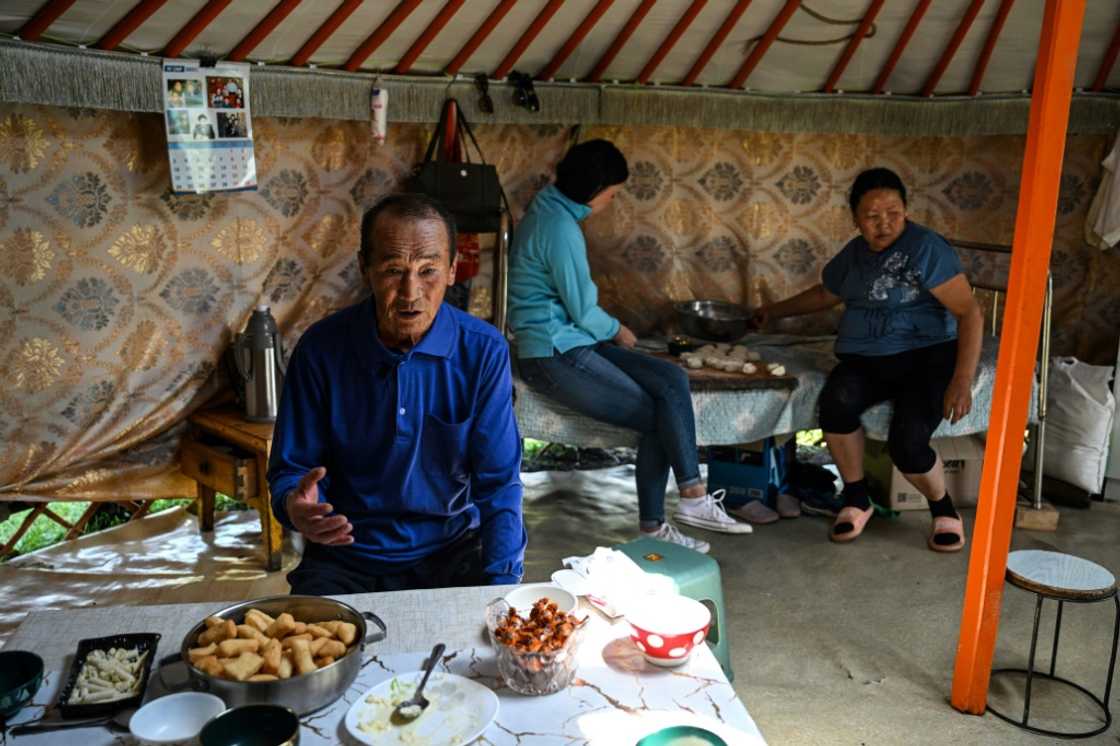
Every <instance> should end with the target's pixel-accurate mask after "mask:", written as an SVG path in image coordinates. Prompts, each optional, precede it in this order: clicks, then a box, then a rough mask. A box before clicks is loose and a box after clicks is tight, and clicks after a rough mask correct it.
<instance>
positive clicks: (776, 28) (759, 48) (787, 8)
mask: <svg viewBox="0 0 1120 746" xmlns="http://www.w3.org/2000/svg"><path fill="white" fill-rule="evenodd" d="M800 6H801V0H786V4H785V5H783V6H782V9H781V10H779V11H778V15H777V16H776V17H775V18H774V20H773V21H772V22H771V23H770V28H768V29H766V33H765V34H763V35H762V38H761V39H759V40H758V43H757V44H755V45H754V49H752V50H751V53H750V54H749V55H747V59H746V60H745V61H744V62H743V64H742V66H741V67H740V68H739V72H737V73H735V77H734V78H732V79H731V82H730V83H728V84H727V87H728V88H742V87H743V84H744V83H746V82H747V78H749V77H750V76H751V73H752V72H754V69H755V68H756V67H758V63H759V62H761V61H762V55H764V54H766V53H767V52H768V51H769V50H770V45H771V44H773V43H774V40H775V39H777V38H778V34H780V33H782V29H783V28H785V25H786V23H788V22H789V19H790V18H792V17H793V14H794V13H795V12H796V11H797V9H798V7H800Z"/></svg>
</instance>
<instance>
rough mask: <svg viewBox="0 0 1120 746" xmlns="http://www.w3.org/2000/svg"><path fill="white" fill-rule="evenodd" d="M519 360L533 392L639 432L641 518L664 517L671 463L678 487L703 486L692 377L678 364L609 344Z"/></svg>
mask: <svg viewBox="0 0 1120 746" xmlns="http://www.w3.org/2000/svg"><path fill="white" fill-rule="evenodd" d="M518 366H519V368H520V372H521V379H522V380H523V381H525V383H526V384H528V385H529V387H530V388H532V389H533V390H534V391H537V392H539V393H541V394H544V395H545V396H547V397H549V398H551V399H555V400H556V401H558V402H560V403H561V404H564V405H566V406H568V407H571V408H572V409H574V410H576V411H577V412H579V413H581V414H584V415H587V416H588V417H592V418H594V419H596V420H600V421H602V422H607V423H610V424H612V425H617V426H618V427H624V428H627V429H629V430H637V431H638V433H639V434H640V435H641V440H640V441H639V443H638V463H637V474H636V477H637V483H638V484H637V487H638V517H639V519H640V520H641V521H642V522H643V523H654V522H661V521H663V520H665V487H666V484H667V483H668V479H669V469H670V468H672V470H673V474H674V475H675V476H676V478H677V487H678V488H681V489H683V488H686V487H691V486H693V485H696V484H700V481H701V480H700V462H699V459H698V458H697V454H696V421H695V419H694V418H693V414H692V397H691V396H690V395H689V392H688V375H687V374H686V373H685V372H684V371H683V370H682V369H681V368H680V367H679V366H677V365H674V364H673V363H670V362H668V361H665V360H660V359H658V358H655V357H653V356H651V355H645V354H643V353H641V352H635V351H633V350H627V349H624V348H622V347H619V346H617V345H614V344H609V343H606V342H602V343H600V344H597V345H593V346H590V347H576V348H574V349H571V350H568V351H567V352H565V353H563V354H556V355H553V356H552V357H539V358H524V359H522V360H519V361H518Z"/></svg>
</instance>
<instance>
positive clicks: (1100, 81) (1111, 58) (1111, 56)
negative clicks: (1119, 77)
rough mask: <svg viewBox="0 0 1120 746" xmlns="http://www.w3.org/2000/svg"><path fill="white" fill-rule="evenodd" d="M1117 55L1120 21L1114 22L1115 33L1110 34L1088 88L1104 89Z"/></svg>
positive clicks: (1119, 50)
mask: <svg viewBox="0 0 1120 746" xmlns="http://www.w3.org/2000/svg"><path fill="white" fill-rule="evenodd" d="M1117 55H1120V23H1118V24H1116V33H1114V34H1113V35H1112V42H1111V43H1110V44H1109V45H1108V51H1107V52H1105V53H1104V59H1103V60H1101V68H1100V69H1099V70H1097V77H1096V78H1094V79H1093V85H1092V87H1091V88H1090V90H1093V91H1103V90H1104V87H1105V84H1107V83H1108V76H1109V75H1111V74H1112V66H1113V65H1115V64H1116V57H1117Z"/></svg>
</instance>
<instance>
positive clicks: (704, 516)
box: [673, 490, 751, 534]
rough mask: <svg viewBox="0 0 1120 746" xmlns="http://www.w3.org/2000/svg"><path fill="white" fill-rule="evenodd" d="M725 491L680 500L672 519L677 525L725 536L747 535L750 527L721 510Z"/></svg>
mask: <svg viewBox="0 0 1120 746" xmlns="http://www.w3.org/2000/svg"><path fill="white" fill-rule="evenodd" d="M725 494H727V492H726V490H716V491H715V492H713V493H711V494H709V495H704V496H703V497H700V498H695V499H691V500H690V499H687V498H681V501H680V503H679V504H678V505H677V512H676V513H674V514H673V518H675V519H676V521H677V523H684V524H686V525H689V526H697V527H699V528H706V529H708V530H709V531H720V532H722V533H725V534H749V533H750V532H751V525H750V524H749V523H742V522H740V521H737V520H735V519H734V518H732V517H731V516H729V515H728V514H727V511H726V510H724V509H723V496H724V495H725Z"/></svg>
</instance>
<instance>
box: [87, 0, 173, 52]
mask: <svg viewBox="0 0 1120 746" xmlns="http://www.w3.org/2000/svg"><path fill="white" fill-rule="evenodd" d="M166 2H167V0H140V2H139V3H137V4H136V5H134V6H133V7H132V10H130V11H128V12H127V13H125V14H124V18H122V19H120V20H119V21H117V23H116V25H115V26H113V28H111V29H109V33H107V34H105V36H103V37H101V41H99V42H97V48H98V49H116V48H117V47H119V46H120V44H121V42H123V41H124V40H125V39H127V38H128V36H129V34H131V33H132V32H133V31H135V30H136V29H137V28H139V26H140V24H142V23H143V22H144V21H146V20H148V18H150V17H151V15H152V13H155V12H156V11H157V10H159V9H160V8H162V7H163V4H164V3H166Z"/></svg>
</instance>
